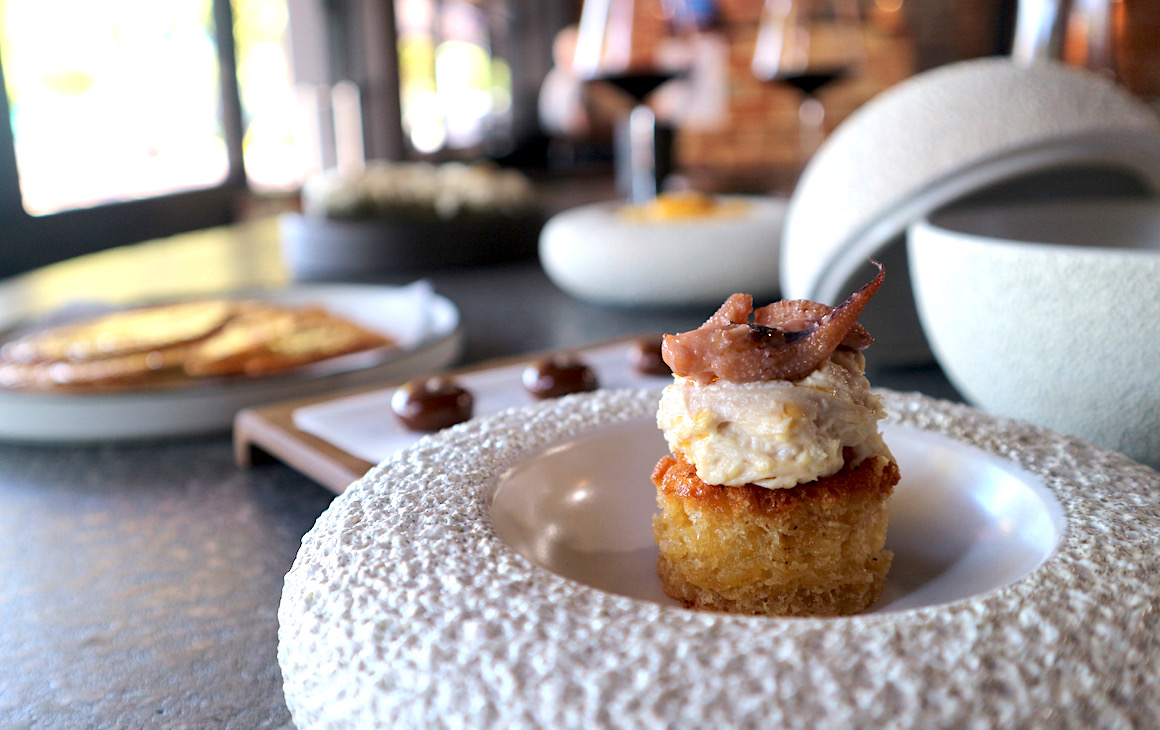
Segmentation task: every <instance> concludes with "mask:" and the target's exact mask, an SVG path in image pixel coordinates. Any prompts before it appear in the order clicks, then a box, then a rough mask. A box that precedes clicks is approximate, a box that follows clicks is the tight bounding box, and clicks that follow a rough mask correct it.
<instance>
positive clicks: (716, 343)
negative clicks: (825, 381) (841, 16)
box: [661, 260, 886, 383]
mask: <svg viewBox="0 0 1160 730" xmlns="http://www.w3.org/2000/svg"><path fill="white" fill-rule="evenodd" d="M871 263H873V264H874V265H875V266H877V267H878V275H877V276H876V277H874V280H873V281H871V282H870V283H868V284H866V285H865V286H863V287H862V288H861V289H859V290H858V291H856V292H854V293H853V294H852V295H850V298H849V299H847V300H846V301H845V302H843V303H842V304H840V305H838V306H837V307H829V306H827V305H825V304H819V303H817V302H810V301H806V300H802V299H795V300H786V301H780V302H775V303H773V304H770V305H768V306H765V307H762V308H760V309H758V310H757V311H754V310H753V297H751V296H749V295H748V294H734V295H733V296H731V297H729V298H728V299H727V300H725V303H724V304H722V305H721V307H720V308H719V309H718V310H717V311H716V313H714V314H713V316H712V317H710V318H709V319H708V320H706V321H705V323H704V324H703V325H701V326H700V327H699V328H697V329H695V330H690V331H689V332H682V333H681V334H677V335H665V337H664V344H663V346H662V348H661V354H662V355H663V357H664V360H665V362H666V363H667V364H668V366H669V367H670V368H671V369H672V371H673V373H675V374H676V375H679V376H681V377H683V378H689V379H691V380H695V381H697V382H699V383H710V382H713V381H714V380H728V381H730V382H734V383H752V382H756V381H762V380H798V379H800V378H803V377H805V376H806V375H809V374H810V373H812V372H813V371H814V370H815V369H817V367H818V366H819V365H821V364H822V362H824V361H825V360H826V358H828V357H829V356H830V355H831V354H832V353H833V352H834V350H836V349H837V348H838V347H844V348H847V349H851V350H864V349H866V348H867V347H869V346H870V345H871V344H873V342H874V338H873V337H871V336H870V333H869V332H867V331H866V329H865V328H864V327H862V325H860V324H858V316H859V315H861V314H862V310H863V309H864V308H865V307H866V304H867V302H869V301H870V299H871V297H873V296H874V294H875V292H877V291H878V288H879V287H881V286H882V282H883V281H884V280H885V278H886V269H885V268H884V267H883V266H882V264H881V263H879V262H877V261H873V260H872V261H871ZM751 314H752V315H753V316H754V321H753V322H752V323H750V321H749V318H750V315H751Z"/></svg>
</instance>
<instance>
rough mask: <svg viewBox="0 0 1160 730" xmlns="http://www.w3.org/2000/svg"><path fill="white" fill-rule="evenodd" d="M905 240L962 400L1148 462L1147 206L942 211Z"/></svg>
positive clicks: (1154, 283)
mask: <svg viewBox="0 0 1160 730" xmlns="http://www.w3.org/2000/svg"><path fill="white" fill-rule="evenodd" d="M908 249H909V256H910V267H911V268H910V270H911V277H912V281H913V284H914V294H915V299H916V301H917V304H918V312H919V316H920V319H921V321H922V326H923V329H924V330H925V332H926V335H927V337H928V339H929V340H930V343H931V347H932V349H933V350H934V354H935V356H936V357H937V359H938V362H939V363H940V365H941V366H942V368H943V370H944V371H946V373H947V376H948V377H949V378H950V380H951V381H952V383H954V385H955V386H956V387H957V388H958V389H959V391H960V392H961V393H962V394H963V396H964V397H966V398H967V399H968V400H969V401H971V402H972V403H973V404H975V405H976V406H979V407H981V408H983V409H985V410H987V411H991V412H993V413H997V414H1000V415H1003V416H1008V417H1012V418H1019V419H1024V420H1027V421H1031V422H1034V423H1038V424H1040V425H1043V426H1047V427H1048V428H1051V429H1053V430H1056V431H1061V432H1063V433H1067V434H1071V435H1074V436H1079V437H1081V438H1084V439H1087V440H1089V441H1091V442H1093V443H1095V444H1098V445H1100V446H1103V447H1105V448H1109V449H1114V450H1116V451H1121V452H1123V453H1125V454H1127V455H1129V456H1131V457H1132V458H1134V459H1137V460H1139V461H1143V462H1145V463H1149V464H1152V465H1160V202H1158V201H1148V200H1142V201H1128V200H1111V201H1085V202H1074V201H1072V202H1067V201H1061V202H1057V203H1025V204H1010V205H1005V206H985V207H981V208H967V209H963V210H948V211H944V212H942V213H940V214H938V215H936V216H932V218H931V219H930V220H929V221H921V222H918V223H916V224H914V225H913V226H912V227H911V229H910V232H909V245H908Z"/></svg>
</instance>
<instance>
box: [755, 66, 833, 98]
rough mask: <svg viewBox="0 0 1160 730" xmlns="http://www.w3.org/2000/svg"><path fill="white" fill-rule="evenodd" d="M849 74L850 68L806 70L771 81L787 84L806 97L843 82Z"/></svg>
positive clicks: (777, 77)
mask: <svg viewBox="0 0 1160 730" xmlns="http://www.w3.org/2000/svg"><path fill="white" fill-rule="evenodd" d="M849 73H850V67H849V66H831V67H829V68H817V69H804V70H802V71H795V72H789V73H784V74H778V75H775V76H773V77H772V78H770V79H769V81H771V82H776V83H781V84H787V85H789V86H792V87H794V88H795V89H797V90H798V91H800V92H802V93H803V94H805V95H806V96H814V95H816V94H817V93H818V91H819V90H820V89H821V88H822V87H824V86H828V85H829V84H831V83H833V82H835V81H841V80H842V79H844V78H846V76H847V75H849Z"/></svg>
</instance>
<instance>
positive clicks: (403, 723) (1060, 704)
mask: <svg viewBox="0 0 1160 730" xmlns="http://www.w3.org/2000/svg"><path fill="white" fill-rule="evenodd" d="M883 396H884V400H885V404H886V407H887V410H888V412H889V415H890V421H889V425H888V426H887V432H888V436H889V438H890V439H891V442H892V445H893V446H894V447H895V448H896V449H897V452H898V456H899V459H900V461H901V463H902V468H903V474H904V476H903V480H904V481H903V483H902V484H901V485H900V486H899V488H898V492H897V497H896V500H897V501H896V503H895V507H894V511H893V517H892V531H891V534H890V538H889V540H890V543H891V546H892V547H893V548H894V549H895V550H896V552H897V558H896V559H897V560H898V563H897V564H896V566H895V570H896V571H897V572H896V573H894V574H892V576H891V578H890V590H889V594H888V595H887V596H885V597H884V598H883V600H882V601H881V602H880V604H879V606H878V610H877V611H875V612H869V613H864V614H861V615H858V616H850V617H843V618H831V619H777V618H766V617H750V616H735V615H728V614H721V613H699V612H694V611H689V610H686V609H684V608H681V607H679V606H675V605H672V604H671V603H669V602H667V601H666V600H665V599H663V598H662V597H659V596H657V595H656V594H655V592H654V591H653V589H652V588H649V587H648V585H646V584H649V583H650V581H651V580H652V579H651V578H650V577H649V575H648V574H647V571H646V569H645V567H644V565H645V563H646V562H647V555H645V554H644V553H645V552H647V550H648V548H647V542H648V540H649V539H650V537H651V536H650V535H649V532H648V525H647V520H646V519H645V514H646V513H647V509H648V508H647V506H646V504H647V502H648V501H649V500H650V499H651V497H652V493H653V490H654V488H653V487H652V485H651V483H650V482H649V478H648V474H649V473H650V472H651V466H652V463H653V462H654V461H655V459H656V458H657V456H658V455H659V453H660V452H661V451H662V450H663V447H662V446H661V445H660V444H659V443H658V442H657V441H656V440H655V438H654V437H653V436H651V435H649V433H648V429H647V428H646V427H645V426H643V425H642V424H644V423H647V421H648V420H649V419H650V417H651V416H652V414H653V412H654V411H655V408H656V393H655V392H648V391H624V390H621V391H599V392H596V393H593V394H586V395H581V396H572V397H567V398H563V399H559V400H558V401H554V402H545V403H542V404H540V405H537V406H533V407H529V408H524V409H520V410H511V411H506V412H503V413H500V414H498V415H496V416H492V417H489V418H484V419H479V420H476V421H472V422H469V423H466V424H462V425H460V426H457V427H454V428H451V429H448V430H445V431H443V432H441V433H439V434H437V435H435V436H431V437H428V438H425V439H423V440H421V441H419V442H418V443H417V444H416V445H415V446H413V447H412V448H410V449H407V450H406V451H404V452H402V453H401V454H399V455H397V456H396V457H395V458H392V459H391V460H389V461H387V462H384V463H383V464H380V465H379V466H378V467H376V468H375V469H373V470H371V471H370V472H369V473H368V474H367V475H366V476H364V477H363V478H362V479H361V480H359V481H358V482H356V483H355V484H353V485H351V487H350V488H348V489H347V490H346V492H344V493H343V494H342V495H341V496H339V497H338V498H337V499H336V500H335V501H334V502H333V503H332V505H331V507H330V508H329V509H328V510H327V512H326V513H324V514H323V515H322V516H321V518H320V519H319V520H318V522H317V524H316V525H315V527H314V528H313V529H312V530H311V531H310V533H308V534H307V535H306V537H305V538H304V540H303V544H302V548H301V550H300V552H299V554H298V557H297V559H296V561H295V564H294V566H293V568H292V569H291V570H290V572H289V573H288V574H287V577H286V582H285V588H284V591H283V597H282V603H281V607H280V610H279V622H280V631H279V662H280V665H281V669H282V674H283V677H284V681H285V684H284V690H285V696H286V700H287V704H288V706H289V707H290V710H291V712H292V714H293V718H294V721H295V724H296V725H297V727H299V728H303V729H305V728H324V727H374V726H385V725H389V726H391V727H395V728H424V727H431V726H435V725H458V726H463V727H505V728H542V727H569V728H571V727H577V728H579V727H610V726H624V727H634V728H669V727H786V728H848V727H893V728H930V727H969V726H975V727H1030V726H1074V727H1095V726H1108V725H1114V724H1117V723H1118V724H1121V725H1123V726H1125V727H1131V726H1138V727H1147V726H1153V725H1154V724H1155V721H1156V720H1157V719H1158V718H1160V672H1157V671H1156V669H1157V665H1156V658H1155V657H1156V656H1160V612H1158V611H1157V610H1156V606H1157V605H1160V581H1157V580H1156V576H1155V545H1156V544H1157V541H1158V540H1160V475H1158V474H1157V473H1156V472H1155V471H1153V470H1151V469H1148V468H1147V467H1144V466H1142V465H1139V464H1137V463H1135V462H1132V461H1130V460H1129V459H1127V458H1126V457H1123V456H1122V455H1119V454H1115V453H1112V452H1108V451H1104V450H1101V449H1098V448H1096V447H1093V446H1091V445H1089V444H1086V443H1084V442H1082V441H1079V440H1076V439H1073V438H1068V437H1065V436H1061V435H1058V434H1054V433H1052V432H1049V431H1046V430H1044V429H1041V428H1036V427H1033V426H1030V425H1026V424H1021V423H1018V422H1013V421H1007V420H1002V419H998V418H996V417H993V416H990V415H987V414H984V413H982V412H980V411H977V410H974V409H971V408H968V407H966V406H962V405H958V404H952V403H948V402H945V401H935V400H933V399H930V398H926V397H924V396H921V395H918V394H898V393H890V392H885V393H883ZM637 452H639V453H637ZM624 469H631V470H632V471H633V473H632V474H626V473H624V472H623V470H624ZM626 490H632V492H633V493H632V494H625V493H624V492H625V491H626ZM638 553H639V554H638ZM573 561H575V562H573ZM601 563H605V564H601ZM654 588H655V584H654Z"/></svg>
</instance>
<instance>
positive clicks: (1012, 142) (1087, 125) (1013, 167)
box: [780, 58, 1160, 364]
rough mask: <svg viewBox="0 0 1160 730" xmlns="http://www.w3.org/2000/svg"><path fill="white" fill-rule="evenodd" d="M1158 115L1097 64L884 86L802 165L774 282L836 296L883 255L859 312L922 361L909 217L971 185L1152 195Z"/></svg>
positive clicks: (1008, 65) (803, 292)
mask: <svg viewBox="0 0 1160 730" xmlns="http://www.w3.org/2000/svg"><path fill="white" fill-rule="evenodd" d="M1157 191H1160V119H1158V118H1157V115H1156V113H1155V112H1154V111H1153V110H1151V109H1150V108H1149V107H1148V106H1147V105H1145V104H1144V103H1143V102H1141V101H1139V100H1137V99H1135V98H1133V97H1131V96H1130V95H1129V94H1128V93H1126V92H1125V91H1123V90H1122V89H1120V88H1119V87H1117V86H1116V85H1114V84H1113V83H1112V82H1111V81H1109V80H1107V79H1105V78H1104V77H1102V76H1099V75H1096V74H1094V73H1091V72H1087V71H1083V70H1080V69H1077V68H1073V67H1068V66H1063V65H1060V64H1057V63H1052V62H1044V63H1041V64H1035V65H1032V66H1021V65H1019V64H1016V63H1015V62H1013V61H1011V60H1010V59H1007V58H987V59H976V60H972V61H964V62H961V63H955V64H950V65H947V66H943V67H940V68H937V69H934V70H931V71H927V72H925V73H922V74H919V75H917V76H914V77H912V78H910V79H908V80H906V81H904V82H902V83H900V84H897V85H896V86H894V87H891V88H890V89H888V90H886V91H885V92H883V93H882V94H880V95H878V96H877V97H875V98H874V99H872V100H870V102H868V103H867V104H865V105H864V106H862V107H861V108H860V109H859V110H858V111H856V112H855V113H854V114H852V115H851V116H850V117H849V118H847V119H846V120H845V121H844V122H843V123H842V124H841V125H840V126H839V127H838V129H836V130H835V132H834V133H833V134H832V135H831V136H830V138H829V139H828V140H827V141H826V142H825V144H824V145H823V146H822V148H821V149H820V150H819V151H818V153H817V154H816V155H815V157H814V158H813V160H812V161H811V162H810V164H809V165H808V166H807V168H806V170H805V171H804V173H803V176H802V178H801V180H800V182H799V184H798V186H797V188H796V189H795V191H794V194H793V197H792V198H791V200H790V205H789V209H788V211H787V213H786V226H785V230H784V232H783V235H782V241H781V272H780V273H781V290H782V293H783V295H784V296H786V297H787V298H794V299H814V300H817V301H821V302H825V303H827V304H836V303H838V302H840V301H842V300H844V299H845V298H846V297H847V296H849V294H850V293H851V292H853V291H854V290H856V289H857V288H858V287H860V286H862V285H863V284H865V283H866V282H867V281H869V280H870V279H871V278H872V277H873V275H874V271H873V269H872V268H871V267H870V266H869V264H868V263H867V262H868V260H869V259H870V258H877V259H879V260H881V261H883V262H884V263H885V264H886V268H887V276H886V284H885V286H883V288H882V290H881V291H880V292H879V293H878V295H877V296H876V297H875V300H874V302H873V303H872V304H871V305H870V306H869V307H868V308H867V310H866V312H865V313H864V314H863V318H862V322H863V324H865V325H866V326H867V328H868V329H869V330H870V332H871V333H872V334H873V335H874V336H875V338H876V339H877V340H878V345H877V346H876V347H875V348H874V350H873V352H874V357H875V358H876V359H877V360H879V361H883V362H893V363H895V364H903V363H915V362H921V361H929V359H930V352H929V349H928V347H927V343H926V342H925V340H924V338H923V336H922V332H921V328H920V327H919V323H918V319H917V315H916V313H915V309H914V300H913V297H912V296H911V291H910V289H911V287H910V283H909V275H908V273H907V268H906V266H907V261H906V249H905V246H904V245H902V244H903V243H904V241H905V231H906V228H907V226H908V225H909V224H910V223H912V222H914V221H916V220H919V219H921V218H923V217H925V216H926V215H928V214H930V213H932V212H934V211H935V210H937V209H939V208H941V207H943V206H945V205H947V204H949V203H952V202H955V201H959V200H962V199H964V198H968V197H977V196H983V195H985V196H988V197H990V198H992V199H999V200H1002V199H1035V198H1038V199H1052V198H1057V197H1063V196H1076V195H1086V196H1089V197H1106V196H1113V195H1137V194H1141V193H1144V194H1153V195H1154V194H1156V193H1157Z"/></svg>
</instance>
